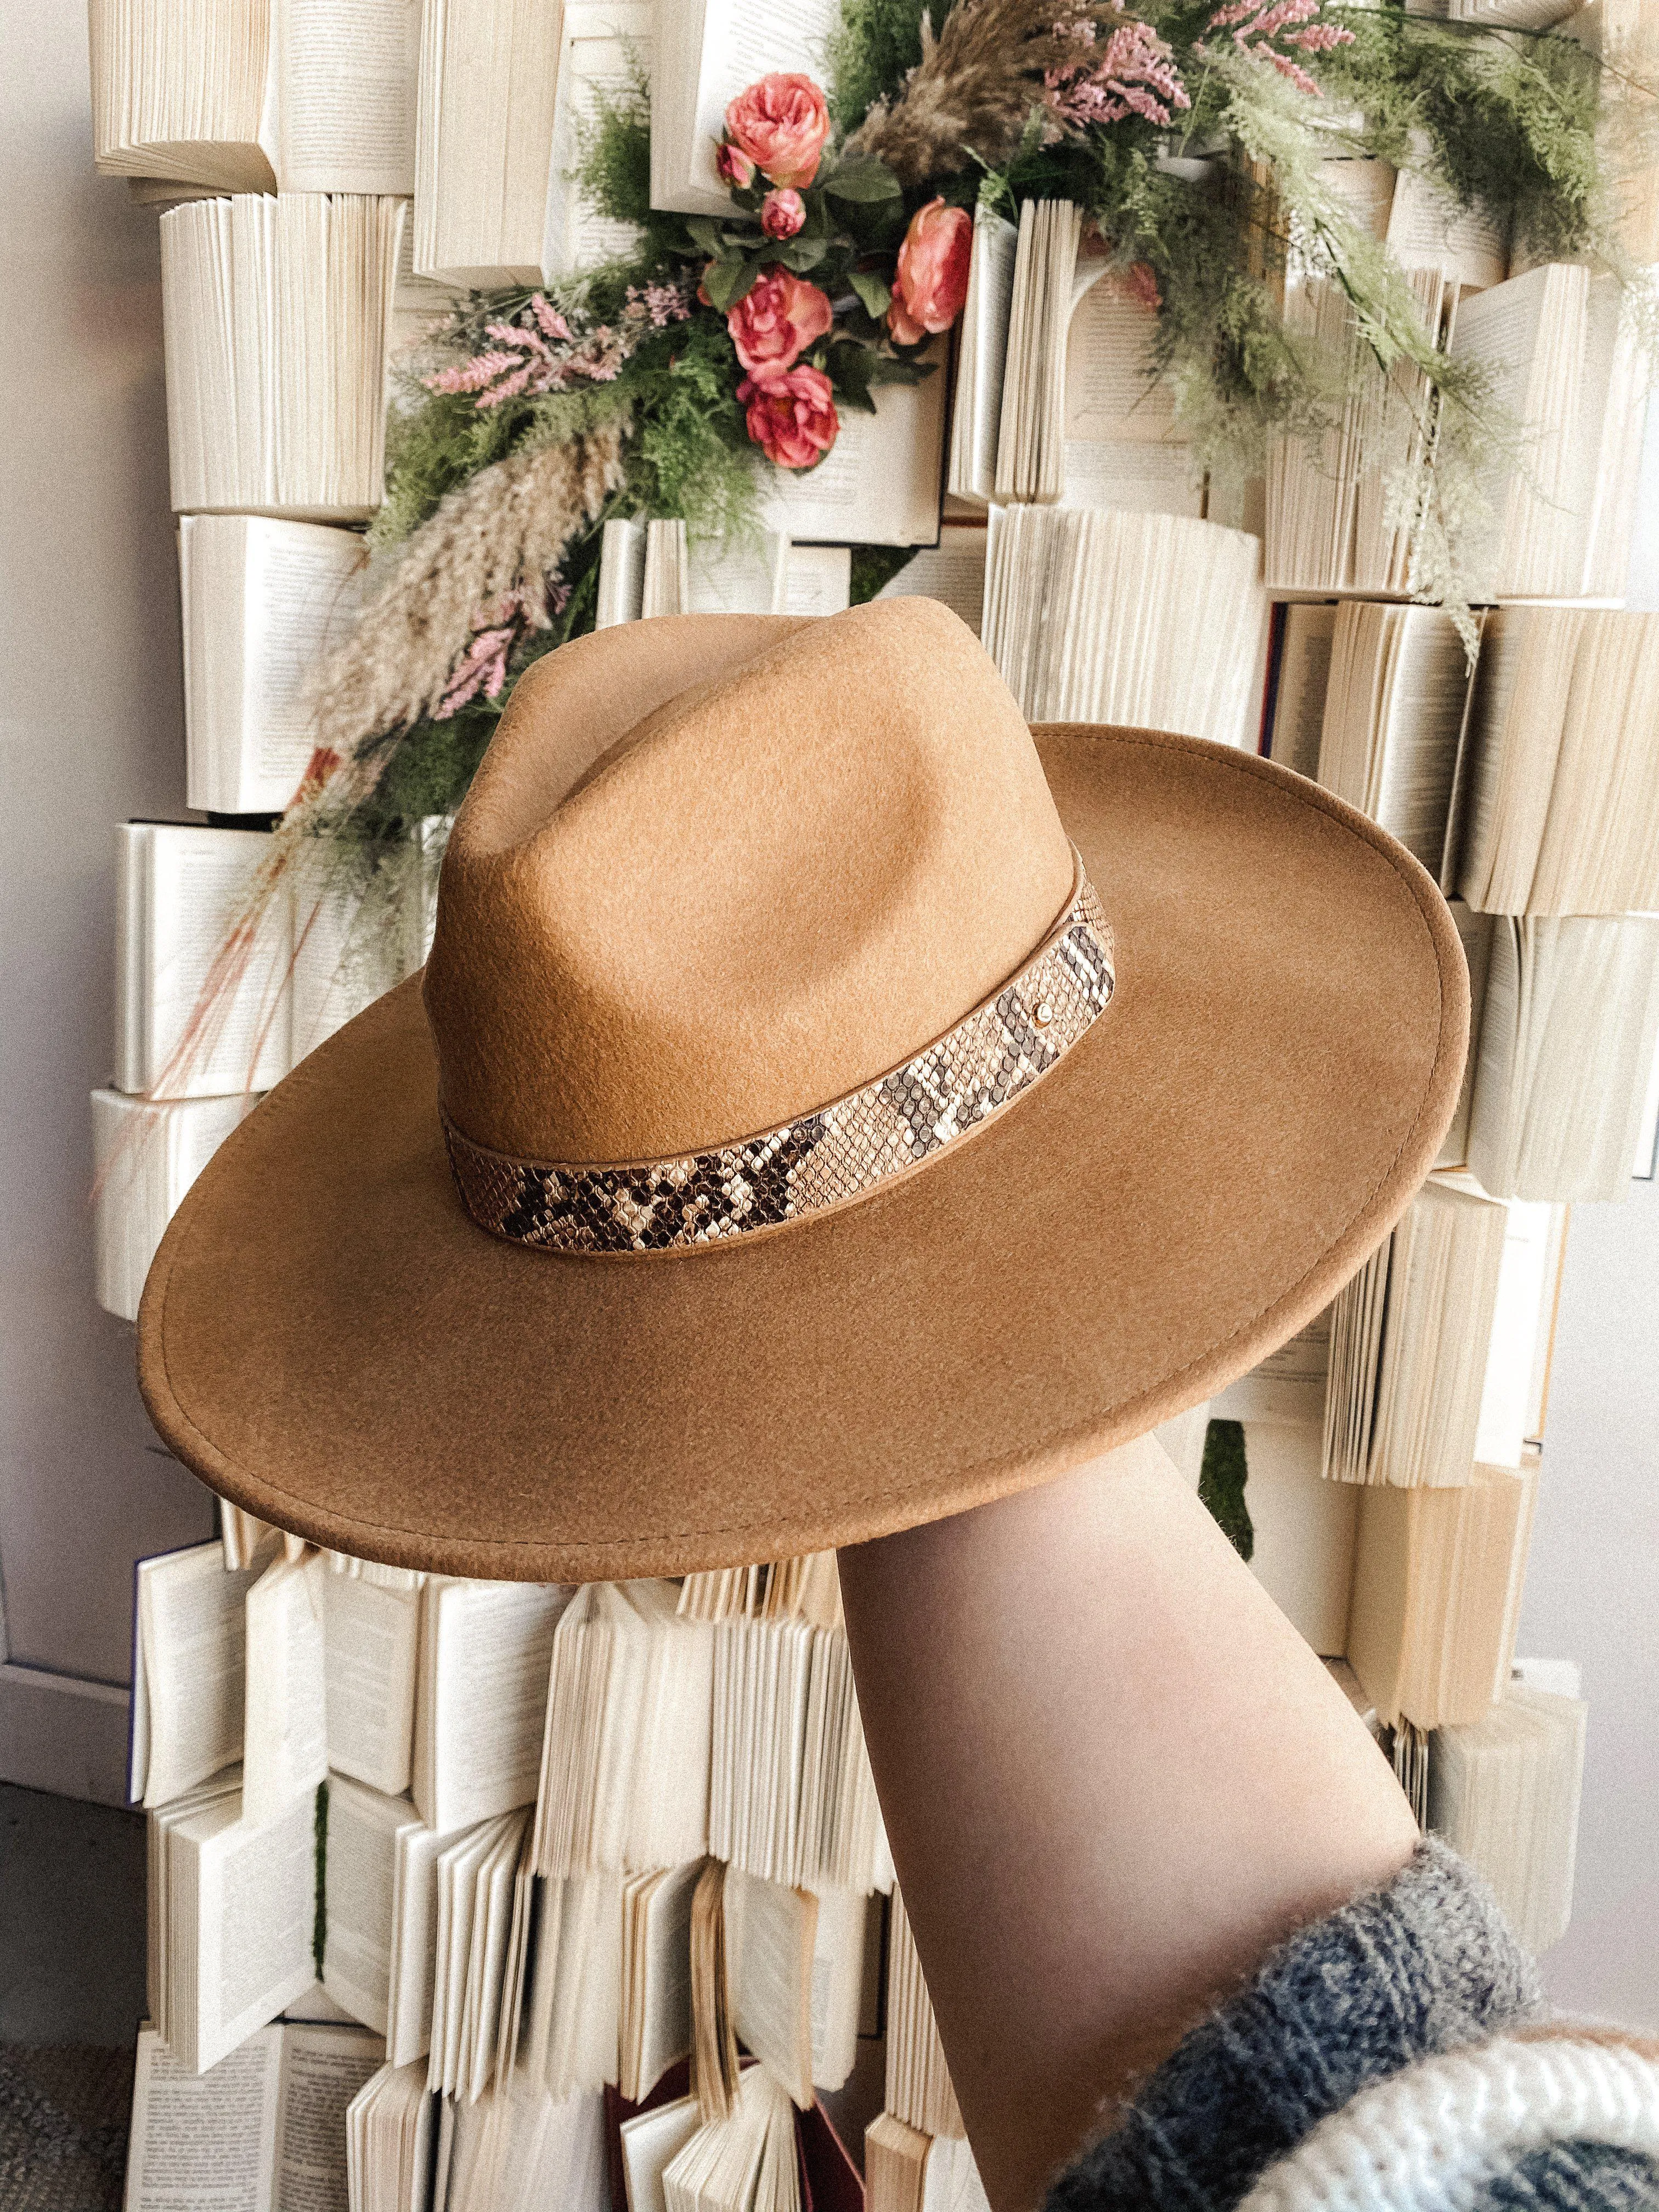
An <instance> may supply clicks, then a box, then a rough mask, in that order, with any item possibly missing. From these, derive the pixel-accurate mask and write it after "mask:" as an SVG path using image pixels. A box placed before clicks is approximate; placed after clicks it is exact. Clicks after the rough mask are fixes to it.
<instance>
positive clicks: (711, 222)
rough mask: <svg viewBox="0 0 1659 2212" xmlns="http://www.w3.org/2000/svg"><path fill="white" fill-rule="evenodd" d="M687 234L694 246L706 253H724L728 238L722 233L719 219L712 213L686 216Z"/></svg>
mask: <svg viewBox="0 0 1659 2212" xmlns="http://www.w3.org/2000/svg"><path fill="white" fill-rule="evenodd" d="M685 228H686V234H687V235H688V236H689V237H690V240H691V243H692V244H693V246H697V247H700V248H701V250H702V252H704V253H713V254H717V255H718V254H723V253H724V252H726V240H725V239H724V238H722V237H721V235H720V222H719V219H718V218H717V217H716V216H712V215H689V216H687V217H686V218H685Z"/></svg>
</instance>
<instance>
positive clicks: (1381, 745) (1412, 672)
mask: <svg viewBox="0 0 1659 2212" xmlns="http://www.w3.org/2000/svg"><path fill="white" fill-rule="evenodd" d="M1293 611H1295V612H1300V610H1299V609H1297V610H1293ZM1335 616H1336V619H1335V622H1334V625H1333V628H1332V632H1331V653H1330V664H1329V671H1328V680H1327V686H1326V695H1325V710H1324V714H1323V716H1322V721H1321V730H1320V744H1319V761H1318V768H1317V770H1316V773H1317V775H1318V779H1319V781H1320V782H1321V783H1322V784H1323V786H1324V787H1325V788H1326V790H1327V791H1334V793H1336V795H1337V797H1338V798H1339V799H1346V800H1347V802H1348V804H1349V805H1351V806H1357V807H1358V809H1359V811H1360V812H1361V813H1362V814H1368V815H1370V818H1371V820H1372V821H1373V822H1375V823H1377V824H1378V825H1379V826H1380V827H1381V828H1383V829H1386V830H1387V831H1388V832H1389V836H1393V837H1397V838H1398V839H1399V840H1400V842H1401V844H1402V845H1404V846H1405V848H1406V849H1407V851H1408V852H1410V853H1413V854H1415V855H1416V857H1417V858H1418V859H1419V860H1421V862H1422V863H1423V865H1424V866H1425V868H1427V869H1428V870H1429V871H1430V872H1431V873H1434V874H1437V873H1438V872H1439V870H1440V867H1441V864H1442V861H1443V857H1444V853H1445V845H1446V823H1447V817H1448V813H1449V808H1450V804H1451V792H1452V782H1453V778H1454V775H1455V771H1456V767H1457V750H1458V744H1459V741H1460V739H1461V738H1462V733H1463V725H1464V718H1465V714H1466V713H1467V710H1468V698H1469V666H1468V657H1467V655H1466V653H1465V652H1464V647H1463V641H1462V638H1461V637H1460V636H1459V635H1458V634H1457V630H1456V628H1455V625H1454V624H1453V623H1452V621H1451V619H1450V617H1449V616H1447V615H1444V614H1442V613H1441V612H1440V611H1438V610H1437V608H1433V607H1401V606H1387V605H1378V604H1377V603H1376V602H1375V601H1372V600H1364V599H1355V600H1350V601H1349V602H1348V603H1347V604H1346V605H1344V606H1341V607H1339V608H1337V609H1336V610H1335Z"/></svg>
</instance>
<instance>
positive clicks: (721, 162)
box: [714, 141, 755, 192]
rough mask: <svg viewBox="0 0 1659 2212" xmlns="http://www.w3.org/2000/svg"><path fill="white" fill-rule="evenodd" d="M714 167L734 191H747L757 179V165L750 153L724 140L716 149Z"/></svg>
mask: <svg viewBox="0 0 1659 2212" xmlns="http://www.w3.org/2000/svg"><path fill="white" fill-rule="evenodd" d="M714 167H716V168H717V169H718V170H719V171H720V174H721V176H722V177H724V179H726V183H727V184H728V185H731V186H732V190H733V191H739V192H746V191H748V189H749V187H750V185H752V184H753V183H754V181H755V165H754V163H753V162H752V161H750V158H749V156H748V155H747V154H744V153H741V152H740V151H739V150H738V148H737V147H735V146H730V145H727V144H726V143H724V141H722V143H720V145H718V146H716V147H715V149H714Z"/></svg>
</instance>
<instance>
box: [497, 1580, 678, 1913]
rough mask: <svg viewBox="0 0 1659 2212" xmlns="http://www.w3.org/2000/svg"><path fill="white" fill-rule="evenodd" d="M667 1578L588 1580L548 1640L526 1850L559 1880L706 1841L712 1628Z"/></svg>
mask: <svg viewBox="0 0 1659 2212" xmlns="http://www.w3.org/2000/svg"><path fill="white" fill-rule="evenodd" d="M678 1595H679V1593H678V1587H677V1586H676V1585H675V1584H673V1583H667V1582H656V1581H640V1582H632V1583H587V1584H586V1585H585V1586H584V1587H583V1588H582V1589H580V1590H579V1591H578V1592H577V1593H576V1595H575V1596H574V1598H573V1599H572V1601H571V1603H570V1605H569V1607H568V1610H567V1611H566V1612H565V1613H564V1615H563V1618H562V1620H561V1621H560V1622H559V1626H558V1631H557V1633H556V1635H555V1637H554V1638H553V1639H552V1657H551V1668H550V1679H549V1682H548V1688H547V1725H546V1731H545V1735H544V1740H543V1742H542V1745H541V1781H540V1790H539V1794H538V1802H537V1814H536V1834H535V1843H534V1847H533V1857H534V1863H535V1868H536V1871H537V1873H538V1874H540V1875H555V1876H557V1877H560V1878H561V1879H562V1878H565V1877H568V1876H570V1875H585V1874H588V1873H594V1872H599V1871H601V1870H603V1871H607V1872H612V1873H616V1874H618V1875H620V1873H621V1872H622V1870H623V1869H624V1868H647V1867H659V1866H679V1865H683V1864H684V1863H687V1862H688V1861H690V1860H693V1859H699V1858H701V1857H702V1855H703V1852H704V1850H706V1849H707V1848H708V1815H709V1784H708V1767H709V1748H708V1747H709V1741H710V1728H711V1712H712V1707H713V1700H714V1695H715V1668H716V1658H715V1635H716V1632H715V1631H714V1628H713V1627H712V1626H709V1625H708V1624H706V1623H703V1622H700V1621H695V1620H682V1619H681V1618H680V1617H679V1615H678V1611H677V1606H678Z"/></svg>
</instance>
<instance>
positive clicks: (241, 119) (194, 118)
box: [88, 0, 276, 192]
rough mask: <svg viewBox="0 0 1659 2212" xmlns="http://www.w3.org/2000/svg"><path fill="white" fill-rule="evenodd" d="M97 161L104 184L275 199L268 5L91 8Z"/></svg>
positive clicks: (181, 1) (210, 2)
mask: <svg viewBox="0 0 1659 2212" xmlns="http://www.w3.org/2000/svg"><path fill="white" fill-rule="evenodd" d="M88 29H89V31H90V34H91V61H92V130H93V159H94V163H95V164H96V166H97V167H98V169H99V171H100V173H101V174H102V175H104V176H118V177H142V178H151V179H158V180H163V181H167V182H171V183H176V184H179V185H185V186H196V187H199V188H205V189H207V190H210V191H216V192H268V191H274V190H275V189H276V173H275V172H274V170H273V169H272V167H271V165H270V154H269V152H268V151H267V148H266V144H265V143H264V141H265V140H266V139H267V137H268V136H269V133H268V129H267V119H266V112H265V84H266V75H267V70H268V66H269V59H270V0H93V4H92V6H91V7H90V8H89V9H88Z"/></svg>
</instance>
